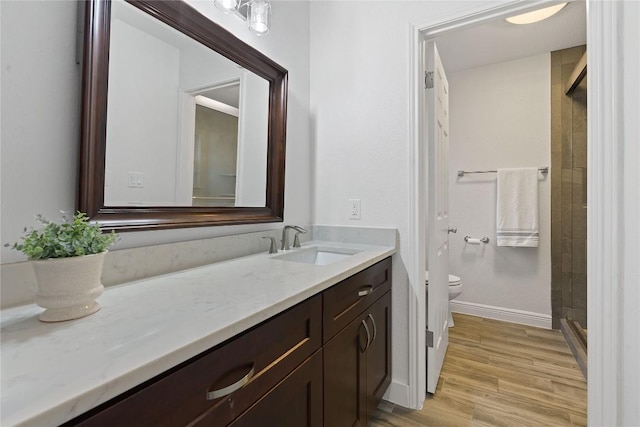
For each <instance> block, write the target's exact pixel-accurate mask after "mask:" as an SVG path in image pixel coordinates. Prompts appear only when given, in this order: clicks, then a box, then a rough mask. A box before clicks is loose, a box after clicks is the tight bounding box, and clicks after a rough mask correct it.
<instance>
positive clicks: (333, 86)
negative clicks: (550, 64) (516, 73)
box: [310, 1, 504, 406]
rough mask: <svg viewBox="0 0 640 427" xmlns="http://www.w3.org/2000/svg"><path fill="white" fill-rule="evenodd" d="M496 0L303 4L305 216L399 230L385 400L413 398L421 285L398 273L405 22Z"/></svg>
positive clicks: (403, 213) (405, 122) (431, 19)
mask: <svg viewBox="0 0 640 427" xmlns="http://www.w3.org/2000/svg"><path fill="white" fill-rule="evenodd" d="M499 3H504V2H489V1H486V2H473V1H470V2H463V1H456V2H451V1H424V2H415V1H407V2H402V1H375V2H362V1H340V2H337V1H321V2H311V48H310V51H311V120H312V144H313V152H314V156H315V159H316V162H315V165H314V175H313V179H314V188H315V191H314V198H313V204H312V211H313V213H314V218H313V222H314V223H316V224H332V225H351V226H375V227H396V228H397V229H398V231H399V248H400V249H399V253H398V255H397V256H396V257H395V258H394V266H393V267H394V271H393V302H392V310H393V347H392V352H393V367H392V372H393V383H392V386H391V389H390V393H389V394H388V395H387V397H388V398H389V399H390V400H392V401H394V402H396V403H399V404H403V405H405V406H408V405H410V404H411V402H410V400H412V398H411V397H410V394H411V393H412V392H411V391H410V390H409V387H408V384H409V381H410V379H409V371H410V368H409V357H410V355H409V351H410V350H409V349H410V343H409V335H408V333H409V326H408V325H409V318H408V315H409V306H410V305H414V306H415V304H417V303H416V301H417V300H418V298H419V297H418V293H423V292H424V289H425V288H424V284H423V283H409V280H408V278H407V270H406V268H407V265H408V264H409V263H412V262H416V261H415V260H412V258H411V253H410V251H409V238H410V236H409V235H408V233H409V230H410V224H409V207H410V203H409V202H410V199H409V191H410V187H411V186H410V182H409V179H410V177H409V174H408V170H409V166H410V162H411V161H412V155H413V153H412V149H411V147H410V136H411V129H410V102H411V101H410V100H411V98H412V97H411V95H412V91H413V89H414V83H413V82H411V81H409V75H410V71H411V70H410V67H411V61H412V57H413V54H414V51H413V47H412V45H411V43H412V38H411V37H412V25H414V26H426V25H434V24H436V23H439V22H444V21H448V20H449V19H453V18H455V17H460V16H464V15H467V14H470V13H472V12H474V11H479V10H483V9H487V8H491V7H493V6H496V5H497V4H499ZM350 198H358V199H361V201H362V202H361V203H362V219H361V220H359V221H355V220H349V219H348V216H347V213H348V199H350ZM411 381H414V380H413V379H412V380H411ZM414 404H416V403H414ZM417 404H421V403H417Z"/></svg>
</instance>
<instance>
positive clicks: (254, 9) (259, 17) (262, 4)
mask: <svg viewBox="0 0 640 427" xmlns="http://www.w3.org/2000/svg"><path fill="white" fill-rule="evenodd" d="M247 23H248V25H249V30H251V32H252V33H254V34H255V35H258V36H263V35H265V34H268V33H269V28H270V27H271V4H270V3H269V1H268V0H253V1H252V2H251V3H249V13H248V17H247Z"/></svg>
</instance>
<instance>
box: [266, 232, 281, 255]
mask: <svg viewBox="0 0 640 427" xmlns="http://www.w3.org/2000/svg"><path fill="white" fill-rule="evenodd" d="M263 239H270V240H271V245H270V246H269V253H270V254H277V253H278V249H277V248H276V238H275V237H271V236H267V237H263Z"/></svg>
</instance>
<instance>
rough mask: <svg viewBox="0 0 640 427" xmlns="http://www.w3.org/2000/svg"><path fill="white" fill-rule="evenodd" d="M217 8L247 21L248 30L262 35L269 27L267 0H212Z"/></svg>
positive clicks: (269, 16) (268, 4) (267, 31)
mask: <svg viewBox="0 0 640 427" xmlns="http://www.w3.org/2000/svg"><path fill="white" fill-rule="evenodd" d="M213 3H214V4H215V5H216V7H217V8H218V9H220V10H221V11H223V12H224V13H228V14H234V15H236V16H238V17H239V18H241V19H244V20H246V21H247V25H248V26H249V31H251V32H252V33H253V34H255V35H257V36H264V35H265V34H268V33H269V29H270V28H271V3H269V0H214V2H213Z"/></svg>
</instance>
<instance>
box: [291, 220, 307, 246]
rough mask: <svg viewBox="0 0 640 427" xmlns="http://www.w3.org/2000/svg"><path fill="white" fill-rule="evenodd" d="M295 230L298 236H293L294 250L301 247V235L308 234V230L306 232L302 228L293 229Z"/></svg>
mask: <svg viewBox="0 0 640 427" xmlns="http://www.w3.org/2000/svg"><path fill="white" fill-rule="evenodd" d="M293 229H294V230H296V234H294V236H293V247H294V248H299V247H300V234H305V233H306V232H307V230H305V229H304V228H302V227H298V226H297V225H296V226H294V227H293Z"/></svg>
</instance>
